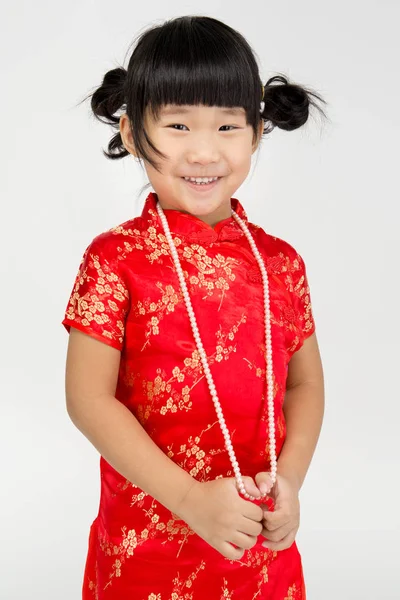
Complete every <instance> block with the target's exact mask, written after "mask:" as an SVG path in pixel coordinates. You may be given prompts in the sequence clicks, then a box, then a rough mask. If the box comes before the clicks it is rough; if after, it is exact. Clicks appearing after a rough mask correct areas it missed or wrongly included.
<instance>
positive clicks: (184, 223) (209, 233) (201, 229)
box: [141, 192, 248, 244]
mask: <svg viewBox="0 0 400 600" xmlns="http://www.w3.org/2000/svg"><path fill="white" fill-rule="evenodd" d="M157 202H158V197H157V194H156V192H150V193H149V195H148V196H147V198H146V200H145V204H144V207H143V210H142V214H141V218H142V219H143V220H144V222H146V224H147V226H153V227H157V228H161V230H162V231H163V230H164V228H163V225H162V222H161V219H160V217H159V214H158V211H157V208H156V205H157ZM231 208H232V209H233V210H234V211H235V212H236V213H237V214H238V216H239V217H240V218H241V219H242V220H243V221H244V222H245V224H246V225H248V217H247V214H246V211H245V210H244V208H243V206H242V204H241V203H240V202H239V200H238V199H237V198H231ZM164 214H165V216H166V218H167V221H168V225H169V228H170V230H171V233H174V234H176V235H178V236H179V237H180V238H184V239H185V241H186V242H195V243H202V244H211V243H213V242H217V241H225V240H226V241H234V240H237V239H240V238H241V237H243V236H244V232H243V230H242V228H241V227H240V225H239V224H238V223H237V222H236V221H235V218H234V217H233V216H232V215H231V216H230V217H227V218H226V219H222V220H221V221H219V222H218V223H217V224H216V225H214V227H212V226H211V225H209V224H208V223H205V222H204V221H202V220H201V219H200V218H199V217H196V215H192V214H190V213H185V212H182V211H180V210H177V209H170V208H168V209H165V210H164Z"/></svg>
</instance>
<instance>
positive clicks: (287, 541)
mask: <svg viewBox="0 0 400 600" xmlns="http://www.w3.org/2000/svg"><path fill="white" fill-rule="evenodd" d="M295 537H296V533H295V532H293V530H292V531H291V532H290V533H288V535H286V536H285V537H284V538H283V539H282V540H280V541H279V542H272V541H268V540H267V541H265V542H263V543H262V544H261V545H262V546H263V547H264V548H269V549H270V550H286V549H287V548H290V546H291V545H292V544H293V542H294V540H295Z"/></svg>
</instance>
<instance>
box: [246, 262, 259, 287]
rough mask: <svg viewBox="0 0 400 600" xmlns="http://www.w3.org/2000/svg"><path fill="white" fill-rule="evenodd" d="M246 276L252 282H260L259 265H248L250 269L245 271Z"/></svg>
mask: <svg viewBox="0 0 400 600" xmlns="http://www.w3.org/2000/svg"><path fill="white" fill-rule="evenodd" d="M247 278H248V279H250V281H253V282H254V283H261V282H262V277H261V273H260V267H259V266H258V263H257V264H256V265H253V266H252V267H250V269H249V270H248V271H247Z"/></svg>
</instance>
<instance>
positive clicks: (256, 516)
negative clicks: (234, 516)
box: [240, 498, 263, 523]
mask: <svg viewBox="0 0 400 600" xmlns="http://www.w3.org/2000/svg"><path fill="white" fill-rule="evenodd" d="M240 500H241V503H242V504H241V506H242V509H241V513H242V515H243V516H244V517H247V518H248V519H252V520H253V521H257V522H258V523H261V521H262V520H263V510H262V508H261V507H260V506H257V504H254V503H253V502H249V501H248V500H244V499H242V498H241V499H240Z"/></svg>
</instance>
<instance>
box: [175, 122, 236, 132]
mask: <svg viewBox="0 0 400 600" xmlns="http://www.w3.org/2000/svg"><path fill="white" fill-rule="evenodd" d="M167 127H173V128H175V127H186V125H183V124H182V123H174V124H173V125H168V126H167ZM221 127H231V128H232V129H239V127H235V126H234V125H221ZM175 131H182V129H176V130H175Z"/></svg>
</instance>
